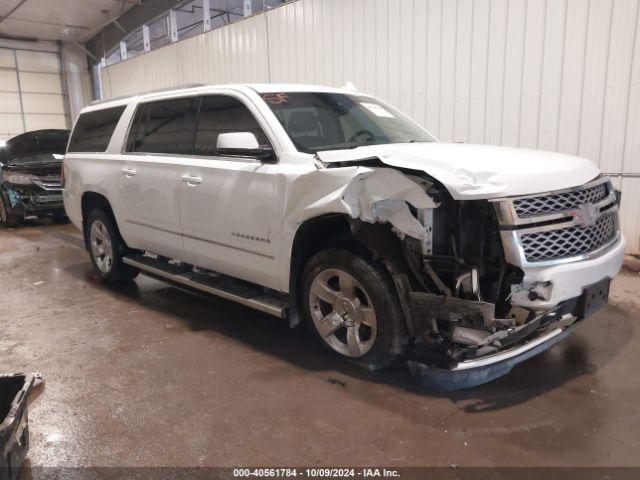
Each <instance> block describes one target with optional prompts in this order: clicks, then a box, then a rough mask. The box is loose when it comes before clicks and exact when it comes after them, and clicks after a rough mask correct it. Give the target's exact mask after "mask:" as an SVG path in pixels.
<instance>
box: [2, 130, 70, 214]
mask: <svg viewBox="0 0 640 480" xmlns="http://www.w3.org/2000/svg"><path fill="white" fill-rule="evenodd" d="M68 138H69V132H68V131H67V130H38V131H34V132H27V133H24V134H21V135H18V136H16V137H13V138H12V139H10V140H9V141H8V142H7V143H6V145H5V147H4V148H2V149H1V150H0V200H1V202H2V205H1V206H2V217H3V220H4V221H5V222H6V223H7V224H8V225H9V224H14V225H15V224H17V223H19V222H20V221H21V220H23V219H25V218H29V217H42V216H54V217H63V216H64V215H65V210H64V204H63V199H62V190H63V187H62V179H61V173H62V172H61V170H62V158H63V154H64V151H65V148H66V143H67V140H68Z"/></svg>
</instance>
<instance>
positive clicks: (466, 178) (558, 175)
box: [317, 142, 600, 200]
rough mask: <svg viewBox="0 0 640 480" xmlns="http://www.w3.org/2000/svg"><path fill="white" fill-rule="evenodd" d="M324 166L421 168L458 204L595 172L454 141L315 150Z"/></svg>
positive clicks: (570, 182) (562, 159) (564, 183)
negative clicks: (372, 163)
mask: <svg viewBox="0 0 640 480" xmlns="http://www.w3.org/2000/svg"><path fill="white" fill-rule="evenodd" d="M317 155H318V158H319V159H320V160H321V161H322V162H325V163H340V162H354V161H358V160H367V159H371V158H379V159H380V160H381V161H382V162H383V163H385V164H387V165H389V166H392V167H398V168H408V169H412V170H420V171H423V172H425V173H427V174H428V175H430V176H432V177H433V178H435V179H436V180H438V181H439V182H441V183H442V184H443V185H444V186H445V187H446V188H447V189H448V190H449V193H450V194H451V196H452V197H453V198H455V199H457V200H472V199H490V198H499V197H508V196H516V195H530V194H534V193H542V192H549V191H552V190H561V189H563V188H571V187H576V186H579V185H582V184H584V183H587V182H588V181H590V180H593V179H594V178H596V177H597V176H598V175H599V174H600V170H599V169H598V167H596V165H595V164H594V163H593V162H591V161H589V160H587V159H585V158H581V157H575V156H572V155H564V154H561V153H552V152H545V151H541V150H528V149H523V148H509V147H496V146H490V145H470V144H457V143H436V142H434V143H407V144H392V145H371V146H367V147H360V148H356V149H352V150H331V151H325V152H318V154H317Z"/></svg>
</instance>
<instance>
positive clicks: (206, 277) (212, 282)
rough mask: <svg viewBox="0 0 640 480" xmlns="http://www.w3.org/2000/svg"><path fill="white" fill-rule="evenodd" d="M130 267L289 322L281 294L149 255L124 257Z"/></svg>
mask: <svg viewBox="0 0 640 480" xmlns="http://www.w3.org/2000/svg"><path fill="white" fill-rule="evenodd" d="M122 260H123V262H124V263H126V264H127V265H130V266H132V267H135V268H138V269H140V270H141V271H142V272H143V273H147V274H148V275H150V276H152V277H158V278H160V279H161V280H166V281H168V282H169V283H174V284H176V285H177V286H183V287H187V288H189V289H193V290H197V291H198V292H204V293H207V294H209V295H214V296H216V297H220V298H223V299H225V300H231V301H232V302H236V303H239V304H241V305H244V306H247V307H250V308H253V309H255V310H259V311H261V312H264V313H268V314H269V315H273V316H274V317H278V318H287V310H288V308H289V303H288V298H287V296H286V295H284V294H280V293H278V292H266V291H265V289H263V288H262V287H259V286H257V285H253V284H250V283H247V282H243V281H241V280H236V279H233V278H231V277H227V276H225V275H220V274H216V273H201V272H198V271H194V270H193V268H191V267H182V266H180V265H174V264H172V263H169V262H167V261H164V260H160V259H156V258H153V257H149V256H146V255H136V256H128V257H123V259H122Z"/></svg>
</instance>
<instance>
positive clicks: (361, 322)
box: [301, 249, 407, 368]
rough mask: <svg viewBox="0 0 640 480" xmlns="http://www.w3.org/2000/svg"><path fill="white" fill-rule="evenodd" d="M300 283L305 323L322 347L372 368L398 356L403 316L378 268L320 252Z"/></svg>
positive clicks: (402, 342)
mask: <svg viewBox="0 0 640 480" xmlns="http://www.w3.org/2000/svg"><path fill="white" fill-rule="evenodd" d="M303 282H304V287H303V290H302V292H303V299H302V302H301V305H302V308H304V309H305V312H304V313H305V317H306V319H307V321H308V323H309V324H310V325H311V327H312V329H313V330H314V332H315V333H316V334H317V336H318V337H319V338H320V340H321V341H322V343H323V344H324V345H325V346H327V347H329V348H330V349H332V350H333V351H334V352H336V353H338V354H339V355H340V356H343V357H346V358H349V359H353V360H356V361H358V362H362V363H365V364H366V365H367V366H368V367H374V368H375V367H381V366H385V365H388V364H389V363H391V362H392V361H393V359H394V357H396V356H398V355H399V354H401V353H402V351H403V349H404V346H405V344H406V338H407V335H406V330H405V328H404V321H403V317H402V311H401V309H400V304H399V301H398V298H397V294H396V291H395V287H394V285H393V283H392V281H391V279H390V278H389V275H388V274H387V272H386V271H385V270H384V269H383V268H382V267H381V266H379V265H377V264H376V263H374V262H373V261H370V260H368V259H365V258H363V257H360V256H358V255H355V254H353V253H351V252H348V251H345V250H333V249H332V250H325V251H321V252H319V253H317V254H316V255H314V256H313V257H312V258H311V259H310V260H309V262H308V264H307V265H306V267H305V269H304V273H303Z"/></svg>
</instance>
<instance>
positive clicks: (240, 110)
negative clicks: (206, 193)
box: [194, 95, 269, 156]
mask: <svg viewBox="0 0 640 480" xmlns="http://www.w3.org/2000/svg"><path fill="white" fill-rule="evenodd" d="M233 132H251V133H253V134H254V135H255V136H256V138H257V139H258V143H259V144H260V145H268V144H269V140H268V139H267V136H266V135H265V134H264V132H263V131H262V128H260V125H259V124H258V121H257V120H256V119H255V117H254V116H253V114H252V113H251V111H250V110H249V109H248V108H247V107H246V106H245V105H244V104H243V103H242V102H241V101H240V100H238V99H236V98H233V97H228V96H224V95H211V96H206V97H203V99H202V106H201V107H200V115H199V117H198V128H197V131H196V145H195V149H194V153H195V154H196V155H206V156H216V155H218V150H217V148H216V146H217V142H218V135H220V134H221V133H233Z"/></svg>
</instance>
